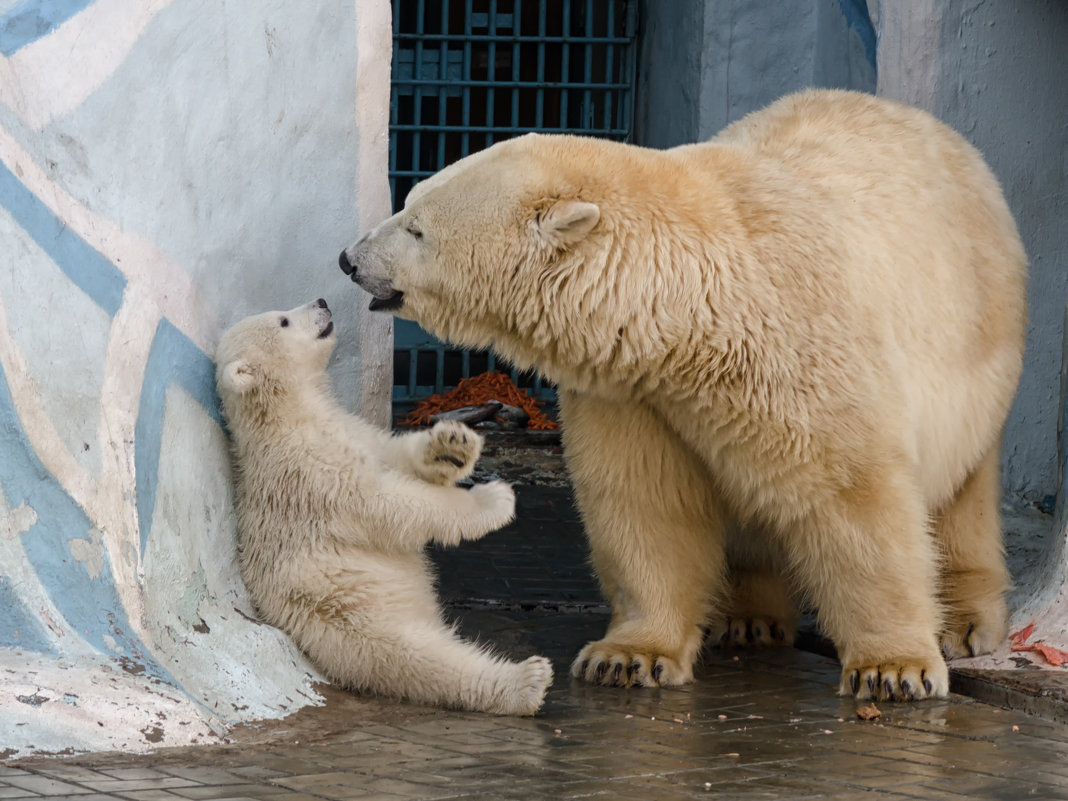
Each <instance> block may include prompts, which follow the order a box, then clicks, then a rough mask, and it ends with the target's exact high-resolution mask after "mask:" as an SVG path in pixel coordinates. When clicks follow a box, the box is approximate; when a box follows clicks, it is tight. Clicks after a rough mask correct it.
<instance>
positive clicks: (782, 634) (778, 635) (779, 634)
mask: <svg viewBox="0 0 1068 801" xmlns="http://www.w3.org/2000/svg"><path fill="white" fill-rule="evenodd" d="M772 631H774V632H775V639H776V640H779V641H781V642H785V641H786V629H781V628H779V627H778V626H775V627H774V628H773V629H772Z"/></svg>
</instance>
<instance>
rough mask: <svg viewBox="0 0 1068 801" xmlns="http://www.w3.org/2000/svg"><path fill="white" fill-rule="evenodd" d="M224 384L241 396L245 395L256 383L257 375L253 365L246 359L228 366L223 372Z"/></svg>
mask: <svg viewBox="0 0 1068 801" xmlns="http://www.w3.org/2000/svg"><path fill="white" fill-rule="evenodd" d="M222 380H223V383H224V384H225V385H226V386H227V387H228V388H229V389H231V390H233V391H234V392H236V393H237V394H239V395H243V394H244V393H246V392H248V391H249V390H250V389H252V385H253V384H254V383H255V382H256V373H255V371H254V370H253V369H252V365H251V364H249V363H248V362H246V361H245V360H244V359H238V360H237V361H233V362H230V363H229V364H227V365H226V366H225V367H224V368H223V371H222Z"/></svg>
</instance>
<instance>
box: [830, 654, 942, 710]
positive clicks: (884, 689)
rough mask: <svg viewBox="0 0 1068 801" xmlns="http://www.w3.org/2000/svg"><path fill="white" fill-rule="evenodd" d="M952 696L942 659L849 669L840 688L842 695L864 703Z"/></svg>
mask: <svg viewBox="0 0 1068 801" xmlns="http://www.w3.org/2000/svg"><path fill="white" fill-rule="evenodd" d="M948 693H949V671H948V670H947V669H946V663H945V662H944V661H943V660H942V659H941V657H935V658H933V659H928V660H924V659H919V658H917V659H900V660H889V661H886V662H881V663H879V664H860V665H846V666H844V667H843V668H842V680H841V683H840V684H839V688H838V694H839V695H852V696H853V697H854V698H856V699H858V700H861V701H866V700H869V699H872V698H874V699H876V700H879V701H922V700H923V699H925V698H945V697H946V695H947V694H948Z"/></svg>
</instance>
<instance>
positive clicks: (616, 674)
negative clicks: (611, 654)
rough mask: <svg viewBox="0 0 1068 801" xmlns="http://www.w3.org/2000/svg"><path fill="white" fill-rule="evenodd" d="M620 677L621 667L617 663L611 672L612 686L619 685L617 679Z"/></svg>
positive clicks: (621, 673)
mask: <svg viewBox="0 0 1068 801" xmlns="http://www.w3.org/2000/svg"><path fill="white" fill-rule="evenodd" d="M622 675H623V665H622V664H618V663H617V664H616V666H615V668H614V669H613V670H612V683H613V684H619V678H620V677H621V676H622Z"/></svg>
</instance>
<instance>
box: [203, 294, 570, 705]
mask: <svg viewBox="0 0 1068 801" xmlns="http://www.w3.org/2000/svg"><path fill="white" fill-rule="evenodd" d="M330 318H331V314H330V309H329V308H328V307H327V304H326V301H325V300H322V299H320V300H317V301H314V302H312V303H309V304H307V305H304V306H299V307H297V308H295V309H292V310H290V311H277V312H267V313H264V314H260V315H256V316H254V317H249V318H247V319H245V320H243V321H241V322H239V323H238V324H237V325H235V326H234V327H233V328H231V329H230V330H229V331H227V332H226V334H225V335H224V336H223V338H222V341H221V343H220V344H219V349H218V354H217V364H218V369H217V382H218V387H219V394H220V396H221V398H222V404H223V412H224V415H225V417H226V420H227V423H228V425H229V427H230V433H231V437H232V447H233V457H234V474H235V483H236V506H237V519H238V543H239V552H240V559H241V575H242V577H243V578H244V580H245V583H246V585H247V586H248V590H249V592H250V594H251V596H252V598H253V600H254V602H255V603H256V605H257V607H258V608H259V610H260V613H261V614H262V615H263V616H264V618H265V619H266V620H267V622H269V623H270V624H272V625H274V626H277V627H278V628H280V629H282V630H283V631H285V632H286V633H287V634H288V635H289V636H290V637H291V638H292V639H293V640H294V641H295V642H296V643H297V645H298V646H299V647H300V648H301V649H303V650H304V651H305V653H307V654H308V656H309V657H310V658H311V660H312V661H313V662H314V663H315V664H316V665H318V667H319V668H320V669H321V670H322V671H323V672H324V673H325V674H326V675H327V676H328V677H329V678H330V679H331V680H333V681H335V682H337V683H338V684H341V685H343V686H345V687H348V688H351V689H354V690H358V691H362V692H369V693H374V694H379V695H387V696H393V697H399V698H405V699H408V700H410V701H413V702H416V703H424V704H431V705H438V706H447V707H454V708H459V709H467V710H474V711H483V712H490V713H495V714H501V715H532V714H534V713H535V712H536V711H537V710H538V708H539V707H540V706H541V704H542V701H543V699H544V697H545V692H546V689H547V688H548V686H549V684H550V683H551V682H552V667H551V665H550V662H549V661H548V660H547V659H545V658H543V657H540V656H535V657H531V658H530V659H527V660H526V661H524V662H519V663H516V662H511V661H509V660H507V659H504V658H502V657H499V656H495V655H493V654H492V653H490V652H489V651H488V650H487V649H485V648H480V647H477V646H475V645H473V644H471V643H468V642H465V641H463V640H461V639H460V638H459V637H458V636H457V635H456V633H455V632H454V631H453V630H452V629H451V628H450V627H449V626H447V625H446V624H445V622H444V621H443V618H442V613H441V609H440V606H439V604H438V602H437V597H436V594H435V591H434V579H433V574H432V571H431V568H430V564H429V561H428V559H427V557H426V556H425V554H424V552H423V549H424V546H425V545H426V544H427V543H428V542H431V541H434V542H439V543H445V544H449V545H455V544H457V543H459V542H460V541H461V540H472V539H478V538H480V537H482V536H484V535H485V534H487V533H488V532H490V531H493V530H495V529H497V528H500V527H501V526H503V525H505V524H506V523H508V522H509V521H510V520H512V518H513V516H514V513H515V496H514V494H513V493H512V489H511V487H509V486H508V485H507V484H506V483H504V482H502V481H493V482H490V483H487V484H480V485H477V486H475V487H473V488H472V489H471V490H469V491H468V490H464V489H462V488H460V487H456V486H454V485H455V483H456V482H457V481H459V480H461V479H463V478H466V477H467V476H468V475H470V473H471V471H472V469H473V468H474V464H475V461H476V460H477V459H478V456H479V454H480V452H481V449H482V440H481V438H480V437H479V436H478V434H476V433H475V432H474V431H471V430H470V429H468V428H467V427H465V426H463V425H461V424H459V423H439V424H438V425H436V426H435V427H434V428H432V429H430V430H429V431H420V432H417V433H411V434H406V435H403V436H393V435H390V433H389V432H387V431H383V430H381V429H378V428H376V427H374V426H372V425H370V424H369V423H367V422H366V421H364V420H362V419H360V418H359V417H356V416H354V415H351V414H349V413H347V412H346V411H345V410H344V409H342V408H341V406H340V405H339V404H338V403H337V401H336V400H335V399H334V396H333V394H332V392H331V389H330V387H329V383H328V380H327V376H326V372H325V369H326V364H327V361H328V360H329V358H330V354H331V353H332V352H333V349H334V345H335V343H336V338H335V336H334V325H333V322H332V321H331V319H330Z"/></svg>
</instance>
